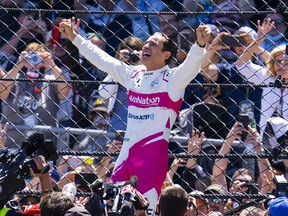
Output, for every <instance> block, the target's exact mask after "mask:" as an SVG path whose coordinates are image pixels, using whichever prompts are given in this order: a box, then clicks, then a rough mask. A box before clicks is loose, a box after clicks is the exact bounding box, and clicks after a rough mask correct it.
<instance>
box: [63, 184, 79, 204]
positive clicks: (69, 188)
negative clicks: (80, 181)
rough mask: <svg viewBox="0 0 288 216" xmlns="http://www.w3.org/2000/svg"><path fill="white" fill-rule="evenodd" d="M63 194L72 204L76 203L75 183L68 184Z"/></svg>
mask: <svg viewBox="0 0 288 216" xmlns="http://www.w3.org/2000/svg"><path fill="white" fill-rule="evenodd" d="M62 192H63V193H64V194H66V195H67V196H68V197H69V198H70V199H71V201H72V202H74V201H75V196H76V193H77V189H76V187H75V185H74V184H73V183H68V184H66V185H65V186H64V187H63V189H62Z"/></svg>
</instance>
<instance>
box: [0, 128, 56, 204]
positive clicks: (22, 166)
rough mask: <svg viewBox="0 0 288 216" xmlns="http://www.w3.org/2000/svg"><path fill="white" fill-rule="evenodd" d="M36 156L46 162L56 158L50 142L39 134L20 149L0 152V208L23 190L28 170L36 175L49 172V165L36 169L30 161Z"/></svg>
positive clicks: (33, 135) (31, 137) (27, 140)
mask: <svg viewBox="0 0 288 216" xmlns="http://www.w3.org/2000/svg"><path fill="white" fill-rule="evenodd" d="M36 155H42V156H43V157H45V160H46V161H48V160H56V159H57V158H58V155H57V152H56V148H55V146H54V144H53V143H52V141H51V140H47V139H45V136H44V134H43V133H39V132H35V133H33V134H32V135H30V136H29V137H28V138H27V139H26V140H25V141H24V142H23V143H22V146H21V148H20V149H6V148H5V149H2V150H1V151H0V208H2V207H3V205H4V204H5V202H7V201H8V199H9V197H10V196H11V195H13V193H15V192H16V191H18V190H22V189H23V188H25V186H26V185H25V181H24V178H26V177H28V176H29V175H30V172H29V169H30V168H32V170H33V172H34V173H36V174H37V173H41V174H44V173H47V172H48V171H49V169H50V167H49V164H47V165H46V166H45V167H44V168H43V169H41V170H38V169H37V166H36V164H35V162H34V161H33V159H32V157H33V156H36Z"/></svg>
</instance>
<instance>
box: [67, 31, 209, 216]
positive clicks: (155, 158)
mask: <svg viewBox="0 0 288 216" xmlns="http://www.w3.org/2000/svg"><path fill="white" fill-rule="evenodd" d="M73 44H74V45H76V46H77V47H78V48H79V50H80V53H81V54H82V55H83V56H84V57H85V58H87V59H88V60H89V61H90V62H91V63H92V64H94V65H95V66H96V67H98V68H99V69H100V70H102V71H105V72H107V73H108V74H109V75H110V76H111V77H112V78H113V79H114V81H116V82H119V83H120V84H121V85H123V86H125V87H126V88H127V89H128V121H127V130H126V134H125V139H124V142H123V145H122V148H121V152H120V155H119V157H118V159H117V161H116V165H115V168H114V171H113V174H112V181H113V182H123V181H127V180H129V179H130V177H131V176H134V175H136V176H137V177H138V182H137V190H138V191H139V192H141V193H142V194H143V195H144V196H145V197H147V198H148V200H149V203H150V206H151V207H152V208H153V211H154V209H155V207H156V202H157V200H158V197H159V195H160V192H161V186H162V184H163V182H164V180H165V178H166V173H167V168H168V141H169V134H170V130H171V128H172V126H173V124H174V122H175V119H176V117H177V115H178V111H179V108H180V106H181V104H182V101H183V96H184V91H185V88H186V86H187V85H188V84H189V83H190V81H191V80H192V79H193V78H194V77H195V76H196V75H197V74H198V73H199V72H200V66H201V62H202V58H203V56H204V50H205V49H203V48H200V47H199V46H197V45H193V46H192V47H191V50H190V52H189V54H188V55H187V58H186V61H185V62H183V64H181V65H180V66H178V67H177V68H173V69H170V68H169V67H168V66H165V67H163V68H160V69H159V70H154V71H147V70H146V67H145V66H143V65H142V66H130V65H127V64H125V63H122V62H120V61H118V60H116V59H115V58H113V57H111V56H109V55H108V54H107V53H105V52H104V51H102V50H101V49H99V48H98V47H97V46H95V45H93V44H92V43H90V42H89V41H87V40H85V39H84V38H82V37H81V36H80V35H78V36H77V37H76V38H75V39H74V40H73ZM151 211H152V210H151ZM148 214H153V213H152V212H148Z"/></svg>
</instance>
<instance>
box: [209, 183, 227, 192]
mask: <svg viewBox="0 0 288 216" xmlns="http://www.w3.org/2000/svg"><path fill="white" fill-rule="evenodd" d="M215 192H216V193H219V194H222V195H226V194H227V192H226V190H225V189H224V188H223V186H222V185H220V184H212V185H210V186H208V187H207V188H206V189H205V191H204V193H205V194H213V193H215Z"/></svg>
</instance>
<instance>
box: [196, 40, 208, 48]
mask: <svg viewBox="0 0 288 216" xmlns="http://www.w3.org/2000/svg"><path fill="white" fill-rule="evenodd" d="M196 43H197V45H198V46H199V47H201V48H204V47H205V46H206V44H204V45H202V46H201V45H200V44H199V42H198V40H196Z"/></svg>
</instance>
